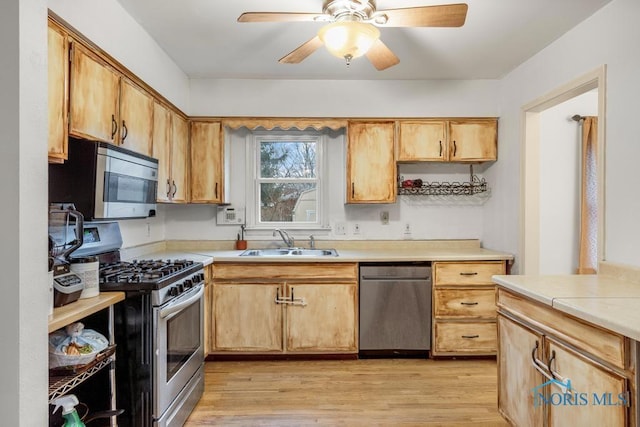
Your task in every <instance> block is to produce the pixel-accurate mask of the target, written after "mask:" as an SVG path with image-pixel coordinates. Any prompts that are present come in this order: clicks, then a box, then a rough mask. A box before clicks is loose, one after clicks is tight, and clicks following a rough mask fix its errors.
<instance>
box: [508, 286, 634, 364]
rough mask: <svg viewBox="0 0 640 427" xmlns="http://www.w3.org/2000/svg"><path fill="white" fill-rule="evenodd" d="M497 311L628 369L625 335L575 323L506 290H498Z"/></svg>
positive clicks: (583, 323)
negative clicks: (508, 314)
mask: <svg viewBox="0 0 640 427" xmlns="http://www.w3.org/2000/svg"><path fill="white" fill-rule="evenodd" d="M498 309H499V310H500V311H501V312H505V313H510V314H511V315H512V316H515V317H518V318H520V319H522V320H524V321H525V322H527V323H529V324H530V325H533V326H535V327H537V328H538V329H540V330H542V331H543V332H544V333H547V334H549V335H550V336H555V337H557V338H560V339H562V340H563V341H565V342H567V343H569V344H571V345H572V346H574V347H576V348H578V349H580V350H582V351H586V352H587V353H590V354H592V355H594V356H595V357H597V358H599V359H601V360H603V361H605V362H608V363H610V364H612V365H613V366H616V367H619V368H622V369H625V368H626V367H627V364H628V361H627V353H628V352H627V346H628V341H627V339H626V338H625V337H624V336H622V335H618V334H616V333H613V332H611V331H608V330H606V329H602V328H600V327H597V326H595V325H591V324H588V323H586V322H584V321H582V320H578V319H575V318H573V317H570V316H569V315H567V314H564V313H562V312H560V311H557V310H554V309H553V308H551V307H549V306H545V305H543V304H540V303H537V302H534V301H530V300H527V299H525V298H523V297H520V296H518V295H516V294H513V293H511V292H508V291H505V290H504V289H498Z"/></svg>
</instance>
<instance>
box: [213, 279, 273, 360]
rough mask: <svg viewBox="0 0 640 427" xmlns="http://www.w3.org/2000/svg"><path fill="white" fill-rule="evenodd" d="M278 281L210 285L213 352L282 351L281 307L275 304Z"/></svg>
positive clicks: (215, 283)
mask: <svg viewBox="0 0 640 427" xmlns="http://www.w3.org/2000/svg"><path fill="white" fill-rule="evenodd" d="M280 289H281V285H280V284H277V283H276V284H269V283H233V282H231V283H217V282H214V285H213V300H214V313H215V315H214V317H215V319H214V322H215V324H214V328H213V330H214V345H213V349H212V350H213V351H212V352H216V351H232V352H261V353H264V352H281V351H282V350H283V346H282V344H283V341H282V320H283V311H282V306H281V305H278V304H277V303H275V302H274V301H275V299H276V295H279V294H280V292H281V291H280Z"/></svg>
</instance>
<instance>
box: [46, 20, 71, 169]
mask: <svg viewBox="0 0 640 427" xmlns="http://www.w3.org/2000/svg"><path fill="white" fill-rule="evenodd" d="M48 61H49V62H48V87H49V89H48V97H49V98H48V99H49V161H50V162H56V163H58V162H62V161H64V160H66V159H67V103H68V98H67V87H68V86H67V84H68V82H69V46H68V41H67V36H66V34H65V33H64V32H63V31H62V30H61V29H60V28H58V27H57V26H55V25H54V24H51V23H49V27H48Z"/></svg>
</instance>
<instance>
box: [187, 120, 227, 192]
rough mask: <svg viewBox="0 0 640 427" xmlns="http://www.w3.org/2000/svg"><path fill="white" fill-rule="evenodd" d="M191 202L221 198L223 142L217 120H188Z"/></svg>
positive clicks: (222, 189)
mask: <svg viewBox="0 0 640 427" xmlns="http://www.w3.org/2000/svg"><path fill="white" fill-rule="evenodd" d="M190 144H191V147H190V149H191V168H190V174H189V176H190V184H191V185H190V189H191V197H190V199H189V200H190V201H191V203H223V202H224V145H223V143H222V128H221V124H220V122H204V121H202V122H201V121H192V122H191V134H190Z"/></svg>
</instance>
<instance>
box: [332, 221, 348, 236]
mask: <svg viewBox="0 0 640 427" xmlns="http://www.w3.org/2000/svg"><path fill="white" fill-rule="evenodd" d="M333 233H334V234H335V235H336V236H344V235H346V234H347V224H345V223H344V222H336V225H335V227H334V229H333Z"/></svg>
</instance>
